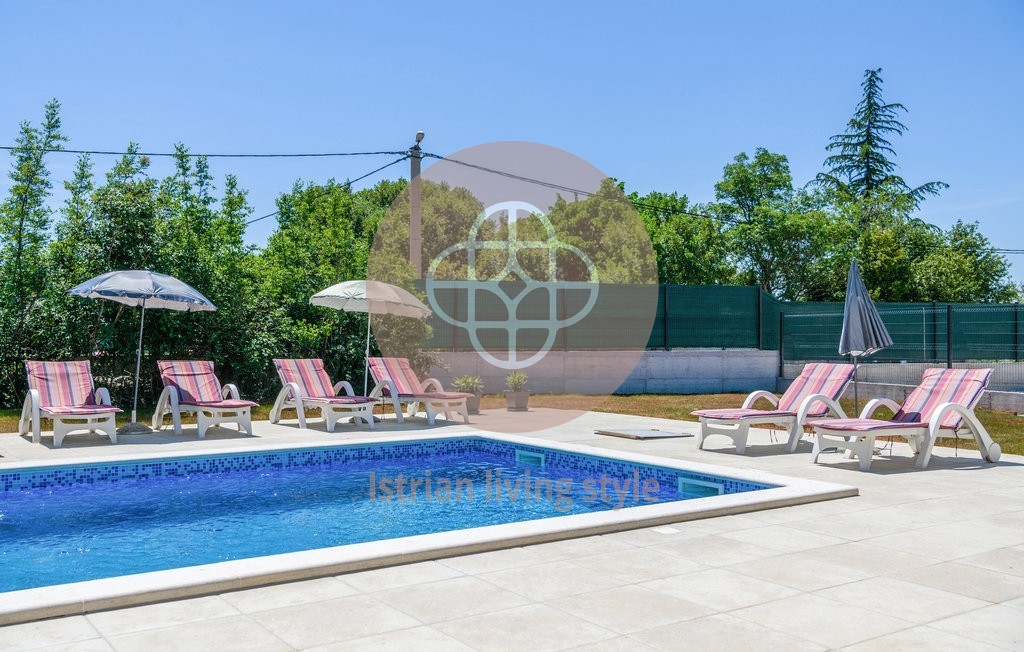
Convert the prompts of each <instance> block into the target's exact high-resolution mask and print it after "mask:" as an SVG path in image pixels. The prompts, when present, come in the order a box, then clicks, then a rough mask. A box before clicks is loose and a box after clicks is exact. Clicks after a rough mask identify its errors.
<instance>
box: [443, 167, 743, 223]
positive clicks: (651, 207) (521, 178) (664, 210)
mask: <svg viewBox="0 0 1024 652" xmlns="http://www.w3.org/2000/svg"><path fill="white" fill-rule="evenodd" d="M423 156H425V157H430V158H434V159H437V160H439V161H448V162H449V163H455V164H456V165H462V166H464V167H468V168H473V169H475V170H480V171H482V172H489V173H491V174H497V175H499V176H503V177H507V178H509V179H516V180H517V181H523V182H525V183H532V184H535V185H538V186H544V187H545V188H551V189H553V190H561V191H563V192H571V193H573V194H574V195H584V196H586V197H593V196H594V195H596V194H597V193H596V192H594V191H592V190H582V189H580V188H572V187H570V186H564V185H561V184H558V183H554V182H551V181H544V180H542V179H533V178H531V177H526V176H523V175H520V174H514V173H512V172H505V171H503V170H495V169H494V168H489V167H486V166H484V165H477V164H475V163H469V162H467V161H460V160H458V159H455V158H449V157H446V156H441V155H439V154H431V153H428V152H424V153H423ZM627 201H629V202H630V203H631V204H632V205H633V206H637V207H640V208H646V209H648V210H652V211H657V212H660V213H662V214H669V215H686V216H689V217H702V218H704V219H708V220H718V221H720V222H725V223H727V224H733V225H735V224H740V223H742V221H741V220H737V219H736V218H732V217H725V216H724V215H707V214H704V213H692V212H689V211H681V210H678V209H671V208H665V207H663V206H654V205H653V204H645V203H643V202H636V201H632V200H630V199H628V198H627Z"/></svg>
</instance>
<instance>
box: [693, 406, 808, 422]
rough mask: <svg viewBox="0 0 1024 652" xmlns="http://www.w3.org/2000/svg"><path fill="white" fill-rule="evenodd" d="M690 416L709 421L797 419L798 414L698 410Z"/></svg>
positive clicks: (725, 409)
mask: <svg viewBox="0 0 1024 652" xmlns="http://www.w3.org/2000/svg"><path fill="white" fill-rule="evenodd" d="M690 414H695V415H697V416H698V417H705V418H708V419H727V420H729V421H734V420H739V419H753V418H754V417H795V416H796V412H789V411H786V410H755V409H753V408H724V409H720V410H696V411H694V412H691V413H690Z"/></svg>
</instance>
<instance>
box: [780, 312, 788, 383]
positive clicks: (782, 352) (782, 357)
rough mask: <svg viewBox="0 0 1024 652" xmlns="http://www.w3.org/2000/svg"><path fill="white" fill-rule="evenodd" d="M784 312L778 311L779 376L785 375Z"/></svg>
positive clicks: (783, 376)
mask: <svg viewBox="0 0 1024 652" xmlns="http://www.w3.org/2000/svg"><path fill="white" fill-rule="evenodd" d="M785 341H786V313H784V312H781V311H780V312H779V378H785V377H786V348H785Z"/></svg>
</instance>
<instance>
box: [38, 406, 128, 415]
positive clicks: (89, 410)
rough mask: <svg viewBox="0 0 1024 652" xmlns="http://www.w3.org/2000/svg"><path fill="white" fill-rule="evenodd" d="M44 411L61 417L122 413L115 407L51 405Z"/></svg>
mask: <svg viewBox="0 0 1024 652" xmlns="http://www.w3.org/2000/svg"><path fill="white" fill-rule="evenodd" d="M43 409H45V411H46V412H49V413H50V414H59V415H61V416H74V415H76V414H81V415H82V416H89V415H93V414H104V413H108V412H109V413H111V414H113V413H114V412H120V411H121V408H116V407H114V406H113V405H74V406H71V405H64V406H56V405H51V406H50V407H48V408H43Z"/></svg>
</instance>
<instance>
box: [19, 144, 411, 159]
mask: <svg viewBox="0 0 1024 652" xmlns="http://www.w3.org/2000/svg"><path fill="white" fill-rule="evenodd" d="M25 149H26V148H25V147H19V146H12V145H0V150H4V151H8V152H14V151H22V150H25ZM31 149H32V150H33V151H36V152H42V153H44V154H89V155H90V156H124V155H126V154H134V155H135V156H149V157H151V158H152V157H172V158H173V157H176V156H185V157H188V158H331V157H341V156H385V155H389V156H396V155H401V154H405V153H406V152H405V151H379V152H298V153H280V154H193V153H191V152H180V153H179V152H128V151H117V150H102V149H63V148H58V147H53V148H41V149H40V148H34V147H33V148H31Z"/></svg>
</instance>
